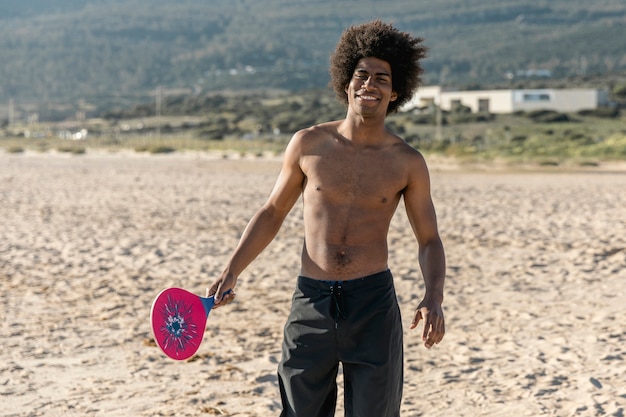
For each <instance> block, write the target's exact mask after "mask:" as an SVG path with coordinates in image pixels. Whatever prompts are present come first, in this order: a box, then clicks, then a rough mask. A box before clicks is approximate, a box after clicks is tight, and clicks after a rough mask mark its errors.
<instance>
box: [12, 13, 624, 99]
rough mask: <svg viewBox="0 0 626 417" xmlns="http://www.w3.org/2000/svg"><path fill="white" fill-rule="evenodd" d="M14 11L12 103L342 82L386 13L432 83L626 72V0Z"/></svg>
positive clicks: (290, 86)
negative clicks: (339, 58) (420, 52)
mask: <svg viewBox="0 0 626 417" xmlns="http://www.w3.org/2000/svg"><path fill="white" fill-rule="evenodd" d="M3 3H15V4H2V5H0V62H2V65H0V103H6V102H7V101H8V100H9V99H11V98H12V99H13V100H14V101H17V102H26V101H35V102H40V103H41V102H77V101H79V100H80V101H82V102H88V103H92V104H94V105H95V106H97V107H107V106H112V105H115V104H116V103H119V102H120V101H121V100H126V101H130V102H133V101H137V100H141V99H144V98H145V97H146V95H148V94H153V92H154V91H155V88H156V87H157V86H163V87H164V88H166V89H174V88H184V89H187V90H188V91H195V92H200V91H212V90H223V89H232V90H242V89H244V90H245V89H251V88H254V89H256V88H287V89H294V90H298V89H304V88H311V87H320V86H325V85H326V84H327V82H328V76H327V66H328V57H329V55H330V53H331V51H332V49H333V47H334V45H335V43H336V41H337V39H338V38H339V35H340V34H341V31H342V30H343V29H344V28H345V27H347V26H349V25H351V24H355V23H360V22H363V21H367V20H370V19H373V18H382V19H384V20H388V21H392V22H394V23H395V24H396V25H397V26H398V27H399V28H400V29H401V30H406V31H411V32H413V33H415V34H417V35H419V36H422V37H424V38H425V43H426V44H427V45H428V46H429V47H430V57H429V59H428V60H427V61H426V63H425V66H426V69H427V73H426V74H425V81H426V82H438V81H439V80H440V77H441V76H442V75H443V76H445V80H446V82H448V83H455V84H463V83H466V84H467V83H485V82H494V81H501V80H503V77H504V76H505V74H507V73H509V74H513V75H514V74H516V73H517V71H519V70H526V69H545V70H550V71H551V72H552V74H553V75H554V76H555V77H566V76H571V75H574V74H580V73H587V74H606V73H615V72H624V71H626V51H625V48H624V46H623V38H624V33H625V30H624V27H625V26H626V25H625V23H626V6H625V5H624V4H623V2H622V1H621V0H596V1H594V2H588V1H586V0H554V1H547V0H524V1H518V0H502V1H499V2H497V3H494V2H492V1H490V0H472V1H470V0H444V1H440V2H431V1H424V0H417V1H416V0H410V1H408V0H398V1H394V2H376V1H359V2H356V1H352V0H334V1H333V0H317V1H314V0H308V1H305V0H291V1H287V0H232V1H217V0H212V1H209V0H181V1H178V2H171V1H165V0H126V1H122V0H90V1H89V0H58V1H55V2H50V1H45V0H29V2H19V3H18V2H3ZM50 3H54V4H50Z"/></svg>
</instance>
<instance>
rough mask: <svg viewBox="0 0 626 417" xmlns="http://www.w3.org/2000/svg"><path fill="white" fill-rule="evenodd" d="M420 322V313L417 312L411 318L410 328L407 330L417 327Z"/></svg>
mask: <svg viewBox="0 0 626 417" xmlns="http://www.w3.org/2000/svg"><path fill="white" fill-rule="evenodd" d="M420 320H422V312H421V311H420V310H417V311H416V312H415V316H414V317H413V321H412V322H411V327H409V329H415V328H416V327H417V325H418V324H419V322H420Z"/></svg>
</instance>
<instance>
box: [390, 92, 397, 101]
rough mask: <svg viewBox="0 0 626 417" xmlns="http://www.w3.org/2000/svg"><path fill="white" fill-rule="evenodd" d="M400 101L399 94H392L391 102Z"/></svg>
mask: <svg viewBox="0 0 626 417" xmlns="http://www.w3.org/2000/svg"><path fill="white" fill-rule="evenodd" d="M397 99H398V93H396V92H395V91H392V92H391V98H390V99H389V101H396V100H397Z"/></svg>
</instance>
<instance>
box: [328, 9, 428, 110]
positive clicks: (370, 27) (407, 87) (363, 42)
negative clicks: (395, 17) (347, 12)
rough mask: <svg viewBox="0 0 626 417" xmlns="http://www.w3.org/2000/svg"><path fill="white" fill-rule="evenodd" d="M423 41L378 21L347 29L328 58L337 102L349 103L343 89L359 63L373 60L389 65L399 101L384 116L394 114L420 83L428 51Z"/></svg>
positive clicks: (394, 102)
mask: <svg viewBox="0 0 626 417" xmlns="http://www.w3.org/2000/svg"><path fill="white" fill-rule="evenodd" d="M422 42H423V39H422V38H417V37H414V36H412V35H411V34H410V33H407V32H400V31H399V30H398V29H396V28H394V27H393V26H392V25H391V24H388V23H384V22H382V21H381V20H374V21H371V22H368V23H363V24H361V25H355V26H351V27H349V28H348V29H346V30H345V31H344V32H343V34H342V35H341V38H340V39H339V43H338V44H337V47H336V48H335V51H334V52H333V54H332V55H331V58H330V78H331V85H332V87H333V89H334V90H335V94H336V95H337V98H338V99H339V101H341V102H343V103H344V104H345V105H347V104H348V95H347V94H346V91H345V88H346V85H348V84H349V83H350V79H351V78H352V76H353V73H354V69H355V68H356V65H357V63H358V62H359V60H360V59H361V58H368V57H374V58H378V59H382V60H383V61H387V62H388V63H389V65H390V66H391V81H392V85H393V90H394V91H395V92H396V94H397V95H398V98H397V100H395V101H392V102H390V103H389V107H388V109H387V114H389V113H392V112H395V111H397V109H398V108H399V107H400V106H402V105H403V104H404V103H406V102H407V101H409V100H410V99H411V97H412V96H413V94H414V93H415V90H417V87H418V86H419V84H420V81H421V75H422V73H423V71H424V70H423V68H422V66H421V65H420V60H421V59H423V58H425V57H426V54H427V51H428V48H426V47H425V46H424V45H422Z"/></svg>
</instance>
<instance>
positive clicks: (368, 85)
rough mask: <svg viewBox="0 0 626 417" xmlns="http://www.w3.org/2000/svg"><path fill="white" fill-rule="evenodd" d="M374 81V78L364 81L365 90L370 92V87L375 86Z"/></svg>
mask: <svg viewBox="0 0 626 417" xmlns="http://www.w3.org/2000/svg"><path fill="white" fill-rule="evenodd" d="M374 84H375V83H374V79H373V77H367V78H366V79H365V80H363V88H364V89H366V90H368V89H369V88H370V87H373V86H374Z"/></svg>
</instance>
